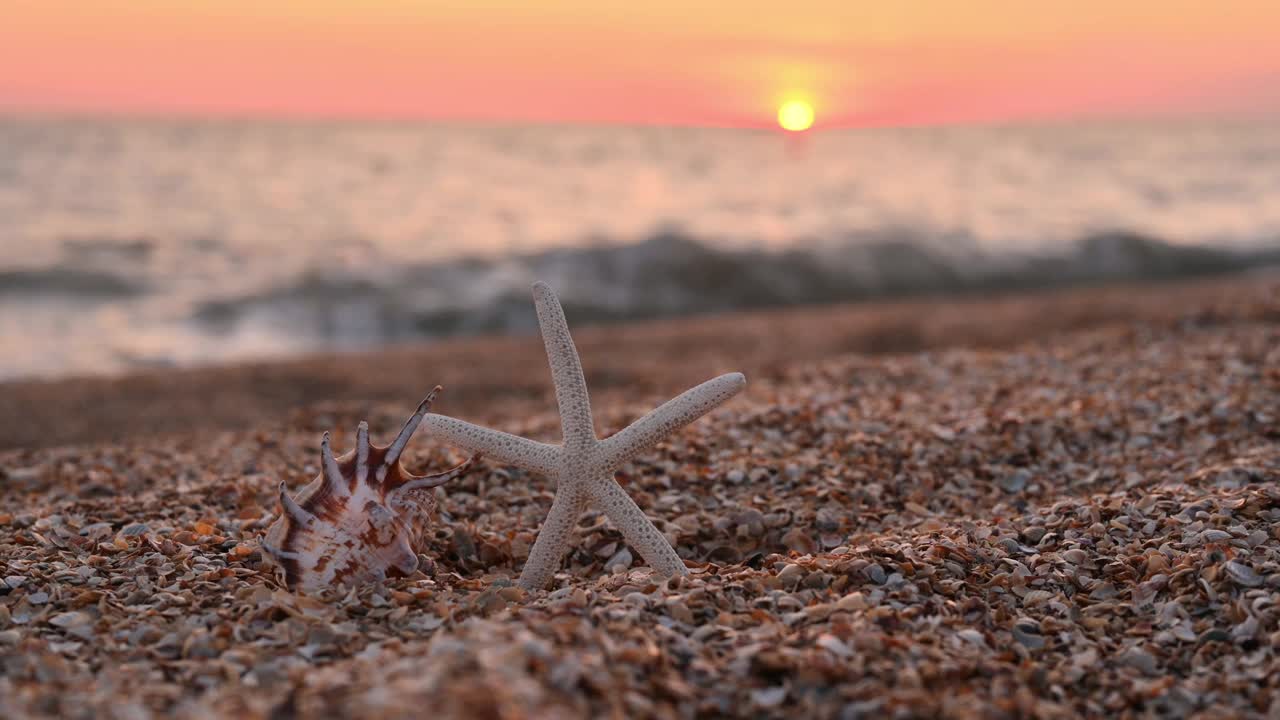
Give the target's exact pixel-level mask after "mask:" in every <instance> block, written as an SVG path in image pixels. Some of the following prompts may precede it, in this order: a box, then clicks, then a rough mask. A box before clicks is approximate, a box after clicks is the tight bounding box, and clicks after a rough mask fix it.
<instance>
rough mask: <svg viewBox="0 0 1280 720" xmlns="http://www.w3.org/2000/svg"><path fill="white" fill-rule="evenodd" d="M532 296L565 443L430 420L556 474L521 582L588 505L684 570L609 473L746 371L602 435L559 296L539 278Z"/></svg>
mask: <svg viewBox="0 0 1280 720" xmlns="http://www.w3.org/2000/svg"><path fill="white" fill-rule="evenodd" d="M533 302H534V305H535V306H536V307H537V310H538V325H539V327H540V328H541V329H542V341H543V344H544V345H545V346H546V350H547V360H548V361H549V363H550V365H551V379H552V381H553V382H554V383H555V387H556V404H557V405H558V406H559V408H560V426H561V432H562V434H563V444H561V445H549V444H547V443H541V442H537V441H534V440H529V439H527V438H522V437H519V436H516V435H512V434H510V433H505V432H502V431H499V430H491V429H489V428H484V427H480V426H479V425H473V424H471V423H468V422H463V421H462V420H456V419H454V418H451V417H447V416H444V415H434V414H432V415H427V417H426V420H425V422H426V424H427V427H428V428H429V429H430V431H431V432H432V433H435V434H437V435H439V436H440V437H442V438H444V439H446V440H448V441H449V442H452V443H453V444H455V445H457V446H459V447H462V448H465V449H467V450H470V451H472V452H476V453H479V454H482V455H487V456H489V457H491V458H494V459H495V460H499V461H501V462H504V463H506V464H508V465H514V466H516V467H519V468H523V469H525V470H528V471H529V472H532V473H537V474H540V475H545V476H547V477H549V478H552V479H554V480H555V481H556V495H555V500H554V501H553V502H552V503H551V511H550V512H548V513H547V519H546V521H545V522H543V524H542V528H541V530H539V532H538V539H537V540H536V541H534V543H533V548H532V549H531V550H530V551H529V560H528V562H526V563H525V566H524V570H523V571H522V572H521V573H520V585H521V586H522V587H524V588H525V589H528V590H535V589H541V588H543V587H546V585H547V583H548V582H549V581H550V580H551V578H552V576H553V575H554V574H555V571H556V569H557V568H559V566H560V561H561V559H562V558H564V555H565V553H567V552H568V550H569V540H570V538H569V536H570V532H571V530H572V529H573V525H574V523H575V522H576V521H577V519H578V516H579V515H580V514H581V513H582V511H584V510H586V509H587V507H588V506H590V505H593V506H595V507H596V508H598V509H600V510H602V511H603V512H604V514H605V515H606V516H607V517H608V518H609V519H610V520H612V521H613V524H614V526H616V527H617V528H618V530H619V531H620V532H621V533H622V536H623V537H624V538H625V539H626V541H627V543H628V544H629V545H631V546H632V547H634V548H635V549H636V550H637V551H638V552H639V553H640V556H641V557H643V558H644V560H645V562H647V563H649V565H650V566H651V567H653V568H654V569H655V570H657V571H658V572H659V573H661V574H662V575H664V576H666V577H672V576H675V575H683V574H685V573H687V572H688V569H687V568H686V567H685V564H684V561H683V560H681V559H680V556H679V555H677V554H676V551H675V549H674V548H672V547H671V544H670V543H668V542H667V539H666V538H665V537H663V535H662V533H661V532H659V531H658V529H657V528H656V527H654V526H653V523H652V522H650V521H649V519H648V518H647V517H645V515H644V513H643V512H642V511H641V510H640V508H639V507H637V506H636V503H635V501H634V500H632V499H631V497H630V496H628V495H627V493H626V491H625V490H623V489H622V487H621V486H620V485H618V481H617V480H615V479H614V473H615V472H616V471H617V470H618V468H620V467H622V466H623V465H625V464H626V463H627V462H628V461H630V460H631V459H632V458H634V457H636V456H637V455H639V454H640V453H642V452H644V451H645V450H647V449H649V448H651V447H653V446H654V445H656V444H657V443H658V442H659V441H660V440H662V439H663V438H665V437H667V436H668V435H671V434H672V433H674V432H675V431H677V430H679V429H680V428H682V427H684V426H685V425H688V424H689V423H691V422H693V421H694V420H697V419H698V418H700V417H702V416H703V415H705V414H706V413H708V412H710V411H711V410H713V409H714V408H716V407H718V406H719V405H721V404H723V403H724V402H725V401H727V400H729V398H731V397H733V396H734V395H736V394H738V392H739V391H740V390H742V388H743V387H744V386H745V385H746V383H747V380H746V378H745V377H743V375H742V373H729V374H727V375H721V376H720V377H717V378H715V379H712V380H708V381H707V382H704V383H702V384H701V385H698V386H697V387H695V388H692V389H690V390H686V391H685V392H684V393H683V394H681V395H679V396H677V397H675V398H673V399H671V400H668V401H667V402H665V403H663V404H662V405H661V406H659V407H658V408H656V409H654V410H653V411H651V412H650V413H649V414H648V415H645V416H644V417H642V418H640V419H639V420H637V421H635V422H634V423H632V424H631V425H629V426H628V427H627V428H625V429H624V430H621V431H620V432H618V433H616V434H614V435H613V436H611V437H609V438H606V439H604V440H600V439H599V438H597V437H596V433H595V428H594V427H593V425H592V420H591V402H590V400H589V399H588V397H587V381H586V379H585V378H584V377H583V374H582V362H581V360H580V359H579V358H578V350H577V348H576V347H574V344H573V337H572V336H570V335H569V325H568V323H567V322H566V321H565V318H564V309H563V308H561V307H560V300H559V299H558V298H556V295H555V293H553V292H552V291H551V288H550V287H548V286H547V285H546V283H541V282H539V283H534V286H533Z"/></svg>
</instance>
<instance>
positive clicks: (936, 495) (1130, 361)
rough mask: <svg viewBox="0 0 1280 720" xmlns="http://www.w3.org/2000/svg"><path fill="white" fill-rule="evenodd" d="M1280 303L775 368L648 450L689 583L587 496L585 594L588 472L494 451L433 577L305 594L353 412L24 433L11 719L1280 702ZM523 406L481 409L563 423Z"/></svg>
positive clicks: (5, 514)
mask: <svg viewBox="0 0 1280 720" xmlns="http://www.w3.org/2000/svg"><path fill="white" fill-rule="evenodd" d="M1169 292H1170V293H1175V292H1176V289H1175V290H1170V291H1169ZM1171 298H1173V295H1172V294H1171ZM1277 318H1280V292H1277V286H1276V285H1275V283H1271V284H1269V285H1266V286H1265V287H1264V290H1263V291H1262V292H1257V291H1255V290H1249V289H1248V286H1243V285H1242V289H1241V291H1240V293H1239V297H1238V298H1237V299H1236V300H1235V301H1233V302H1232V303H1226V304H1221V305H1215V306H1213V307H1204V308H1201V309H1198V310H1196V311H1195V312H1190V313H1188V314H1187V316H1186V318H1184V319H1183V320H1181V321H1178V322H1168V323H1164V322H1158V323H1157V322H1153V323H1146V324H1144V323H1126V324H1120V325H1116V326H1114V327H1104V328H1099V329H1093V330H1083V331H1079V332H1074V333H1070V334H1060V335H1054V336H1050V337H1047V338H1045V339H1044V340H1043V341H1041V342H1039V343H1037V344H1032V345H1023V346H1019V347H1016V348H1013V349H1008V350H975V349H945V348H940V349H934V350H931V351H929V352H923V353H917V354H909V355H889V356H883V357H867V356H843V357H837V358H830V359H826V360H822V361H820V362H814V363H793V364H790V365H786V366H780V367H779V368H778V369H777V370H776V371H775V372H772V373H768V374H765V373H758V374H756V375H753V377H757V378H759V379H758V380H755V381H753V384H752V386H751V387H750V388H749V389H748V390H746V391H745V392H744V393H743V394H742V395H741V396H740V397H739V398H738V399H737V400H735V402H734V403H733V404H732V405H730V406H727V407H725V408H723V409H722V410H720V411H718V412H716V413H713V414H711V415H709V416H708V417H707V418H706V419H704V420H703V421H701V422H700V423H698V424H695V425H691V426H689V427H687V428H685V429H683V430H682V431H680V432H679V433H676V434H674V435H672V436H671V437H670V438H668V439H667V440H666V441H664V442H663V443H661V444H660V445H658V446H657V447H656V448H655V449H654V450H653V451H651V452H649V453H647V454H645V455H642V456H640V457H639V458H638V459H636V460H634V461H632V462H630V463H629V464H627V465H626V466H624V467H622V468H621V469H620V471H619V474H618V479H619V484H620V485H622V486H623V487H624V488H625V489H626V491H627V492H628V493H629V494H631V495H632V496H634V497H635V498H636V500H637V503H638V504H640V505H641V506H643V507H644V508H645V509H646V513H647V514H648V515H649V516H650V517H651V518H653V519H654V524H655V526H656V528H657V529H658V530H659V531H660V532H661V533H662V534H663V536H664V537H665V538H666V539H667V540H668V541H669V542H670V543H671V546H672V547H673V548H674V549H675V551H676V552H677V553H678V554H679V555H680V557H681V558H682V559H683V560H684V561H685V562H686V563H687V564H688V566H689V572H688V574H686V575H682V576H677V577H673V578H670V579H663V578H662V577H660V576H659V575H657V574H656V573H655V572H653V570H652V569H650V568H648V567H639V566H638V564H639V563H638V560H637V559H638V558H639V555H638V553H637V552H636V548H633V547H629V546H628V545H627V543H626V542H625V539H624V538H623V536H622V534H621V533H620V532H619V531H618V529H617V528H616V527H615V526H614V525H613V524H612V523H611V522H610V521H609V520H608V518H606V517H605V516H603V515H602V514H600V513H599V512H587V513H585V514H584V515H583V516H582V517H581V518H580V519H579V520H578V521H577V522H576V523H575V524H573V525H572V527H571V528H570V532H571V535H572V543H571V546H572V550H571V551H570V552H569V553H568V555H567V556H566V558H565V561H564V565H563V567H562V568H560V569H559V570H558V572H557V573H556V576H555V582H554V585H553V586H554V587H555V589H554V590H551V591H546V590H532V591H531V590H526V589H524V588H522V587H520V586H519V584H518V581H517V578H518V574H519V571H520V568H521V567H523V565H524V563H525V561H526V560H527V558H528V555H529V552H530V548H531V547H532V545H533V542H534V538H535V536H536V533H537V531H538V528H539V524H540V522H541V520H542V519H543V518H544V517H545V515H546V513H547V511H548V509H549V507H550V506H551V503H552V501H553V498H554V489H555V488H554V484H553V483H552V482H551V481H548V480H547V479H546V478H544V477H542V476H539V475H536V474H534V473H529V472H525V471H521V470H518V469H512V468H511V467H509V466H506V465H504V464H502V463H499V462H494V461H490V460H488V459H481V460H479V461H477V462H476V463H475V464H474V465H473V467H472V469H471V471H470V472H468V473H467V474H466V475H465V476H463V477H459V478H457V479H456V480H454V481H452V482H451V483H450V485H449V492H448V493H447V496H446V497H444V498H443V499H441V501H440V504H441V506H440V515H441V519H440V522H438V523H436V524H434V525H432V526H431V527H430V528H428V530H427V531H426V532H425V533H424V534H423V536H422V547H421V548H420V551H421V553H422V557H429V558H431V559H433V561H434V562H435V565H436V566H435V569H434V572H433V573H431V574H430V575H428V574H426V573H414V574H413V575H410V576H408V577H400V578H395V577H392V578H387V580H386V581H385V582H383V583H371V584H364V585H359V586H357V587H352V588H349V589H344V590H334V591H332V592H328V593H324V594H321V595H319V596H317V595H308V594H299V593H294V592H290V591H288V590H287V589H286V588H285V587H283V586H282V584H281V583H280V582H279V581H278V579H277V577H276V575H275V573H274V572H273V567H272V565H271V564H270V563H269V561H268V560H267V559H266V558H265V557H264V556H263V553H262V552H261V551H260V550H259V548H258V545H257V539H258V538H260V537H261V536H262V535H263V532H264V530H266V528H267V527H268V526H269V525H270V524H271V523H272V522H274V521H275V515H276V512H277V508H278V495H277V486H278V483H279V482H280V481H281V480H283V481H285V482H286V483H287V484H288V485H289V486H291V487H296V486H298V485H302V484H304V483H305V482H307V481H308V480H310V479H311V478H312V477H314V476H315V475H316V474H317V473H319V472H320V471H321V463H320V458H319V457H318V456H317V454H316V452H315V449H314V443H315V431H316V430H318V429H321V428H327V427H349V426H354V424H355V423H354V421H355V419H356V417H357V415H356V412H355V409H354V408H349V407H330V408H325V409H323V411H322V410H319V409H318V410H314V411H307V412H299V413H298V415H296V416H295V417H294V418H292V419H291V420H290V421H289V422H288V423H285V422H284V421H283V420H281V421H277V422H276V423H275V424H273V423H263V424H262V425H261V426H260V427H258V428H255V429H254V430H253V431H234V432H217V433H208V434H206V435H203V436H201V437H199V438H196V439H192V438H188V437H175V438H171V439H170V438H147V439H139V440H136V441H132V442H123V443H117V444H97V445H87V446H76V447H61V448H50V449H42V450H12V451H5V452H3V453H0V467H3V468H4V473H5V477H6V478H12V477H19V478H21V480H19V481H16V482H0V716H3V717H15V718H16V717H108V716H128V717H137V718H145V717H153V716H157V715H162V714H171V715H179V716H187V717H210V718H220V717H226V718H238V719H241V720H245V719H255V718H270V717H290V716H321V715H323V716H326V717H380V718H383V717H388V718H410V717H418V716H420V715H421V713H422V712H423V709H424V708H430V709H431V711H432V713H433V715H434V716H436V717H458V718H461V717H496V718H526V717H529V718H546V717H556V718H562V717H694V716H731V717H784V716H786V717H792V716H804V717H813V718H856V717H922V716H923V717H931V716H950V717H1010V718H1012V717H1041V718H1071V717H1081V716H1091V717H1098V716H1116V717H1128V716H1147V715H1157V716H1170V717H1186V716H1203V717H1246V718H1248V717H1258V718H1263V717H1268V716H1272V717H1274V716H1275V714H1276V713H1278V712H1280V706H1277V703H1280V530H1278V528H1280V371H1278V370H1277V368H1280V325H1278V324H1277V322H1276V319H1277ZM592 352H593V356H596V355H597V354H598V353H599V352H601V351H600V350H599V349H598V348H593V350H592ZM540 354H541V353H540V352H539V353H537V354H534V353H533V352H532V351H531V352H530V355H529V357H530V362H541V358H540V357H539V356H540ZM667 389H668V388H665V387H653V388H651V389H650V390H649V391H646V392H652V394H653V396H660V394H661V393H662V392H663V391H665V390H667ZM650 399H651V397H649V396H648V395H646V396H644V397H635V398H629V399H627V400H626V401H619V402H607V403H601V402H597V405H596V408H595V409H596V411H597V420H598V422H599V426H600V427H601V428H602V429H604V430H606V431H607V430H609V429H613V428H621V427H625V426H626V425H627V424H629V423H630V422H631V421H633V420H634V419H635V418H637V417H639V416H640V415H641V414H642V413H643V412H644V411H645V410H646V409H647V408H648V407H649V402H648V401H649V400H650ZM520 402H521V400H520V399H519V398H512V399H511V400H510V403H511V404H503V403H498V404H495V405H494V406H493V407H492V408H490V410H489V413H490V414H489V415H487V416H485V417H484V418H483V420H485V421H486V422H487V423H488V424H490V425H492V426H496V427H500V428H502V429H504V430H507V431H510V432H512V433H518V434H520V435H523V436H526V437H532V438H539V439H553V438H555V437H556V436H557V433H558V431H559V429H560V423H559V417H558V414H557V413H555V412H547V413H544V414H541V415H537V416H534V417H532V418H530V417H529V416H528V415H526V414H524V413H522V412H515V411H513V410H512V409H511V408H512V407H515V406H516V403H520ZM546 406H547V407H549V406H550V403H547V405H546ZM520 407H522V408H527V407H529V404H528V403H525V404H523V405H520ZM369 418H370V421H371V424H372V425H373V426H374V427H375V428H378V429H380V430H383V429H390V428H391V427H392V426H393V424H394V422H395V420H394V419H393V416H392V415H391V413H390V412H389V411H388V409H386V408H375V409H374V411H373V412H371V413H370V414H369ZM514 418H523V419H520V420H514ZM343 444H344V445H347V442H346V441H345V440H343ZM351 446H354V444H351ZM405 455H406V457H405V459H404V460H403V462H404V465H405V466H406V467H407V468H411V469H414V470H418V471H421V470H422V469H424V468H427V467H436V468H439V467H447V466H448V465H449V464H451V463H450V462H449V456H447V455H446V449H445V448H444V445H443V444H442V443H433V444H432V445H431V446H429V447H421V448H413V449H410V450H407V451H406V452H405ZM342 462H348V463H358V462H359V458H358V457H352V456H347V458H346V460H345V461H344V460H339V463H340V464H341V463H342ZM368 463H369V466H370V467H374V468H376V467H377V465H378V460H377V454H376V453H375V452H372V451H371V452H370V455H369V460H368ZM15 471H16V472H15ZM375 473H376V470H375ZM294 499H295V500H296V501H297V503H298V505H299V506H300V507H303V508H304V509H305V508H306V507H307V502H306V501H307V500H308V498H307V497H305V494H304V495H299V496H297V497H295V498H294ZM627 557H630V558H631V559H632V562H631V563H628V562H625V561H624V559H625V558H627Z"/></svg>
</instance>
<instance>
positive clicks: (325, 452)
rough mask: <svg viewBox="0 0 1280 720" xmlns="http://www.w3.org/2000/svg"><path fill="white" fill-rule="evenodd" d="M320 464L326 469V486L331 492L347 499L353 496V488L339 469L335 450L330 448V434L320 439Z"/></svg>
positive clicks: (326, 433) (327, 433)
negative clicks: (334, 454)
mask: <svg viewBox="0 0 1280 720" xmlns="http://www.w3.org/2000/svg"><path fill="white" fill-rule="evenodd" d="M320 463H321V467H323V468H324V471H323V472H324V480H325V484H326V485H327V486H329V488H330V491H331V492H333V493H334V494H335V495H337V496H338V497H346V496H348V495H350V494H351V488H350V487H348V486H347V479H346V478H345V477H343V476H342V468H340V467H338V461H337V460H335V459H334V457H333V448H331V447H329V432H328V431H325V434H324V436H323V437H322V438H320Z"/></svg>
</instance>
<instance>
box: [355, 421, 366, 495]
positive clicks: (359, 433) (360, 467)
mask: <svg viewBox="0 0 1280 720" xmlns="http://www.w3.org/2000/svg"><path fill="white" fill-rule="evenodd" d="M368 479H369V421H368V420H361V421H360V424H359V425H358V426H357V427H356V480H357V481H359V482H367V481H368Z"/></svg>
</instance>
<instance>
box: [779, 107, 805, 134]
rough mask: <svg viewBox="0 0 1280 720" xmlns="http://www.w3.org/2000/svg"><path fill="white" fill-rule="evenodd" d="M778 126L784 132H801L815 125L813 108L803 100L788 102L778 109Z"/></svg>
mask: <svg viewBox="0 0 1280 720" xmlns="http://www.w3.org/2000/svg"><path fill="white" fill-rule="evenodd" d="M778 124H779V125H781V126H782V129H783V130H790V131H791V132H800V131H802V130H808V129H809V128H810V126H812V125H813V106H812V105H810V104H809V103H807V102H805V101H803V100H788V101H787V102H784V103H782V105H781V106H780V107H779V108H778Z"/></svg>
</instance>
